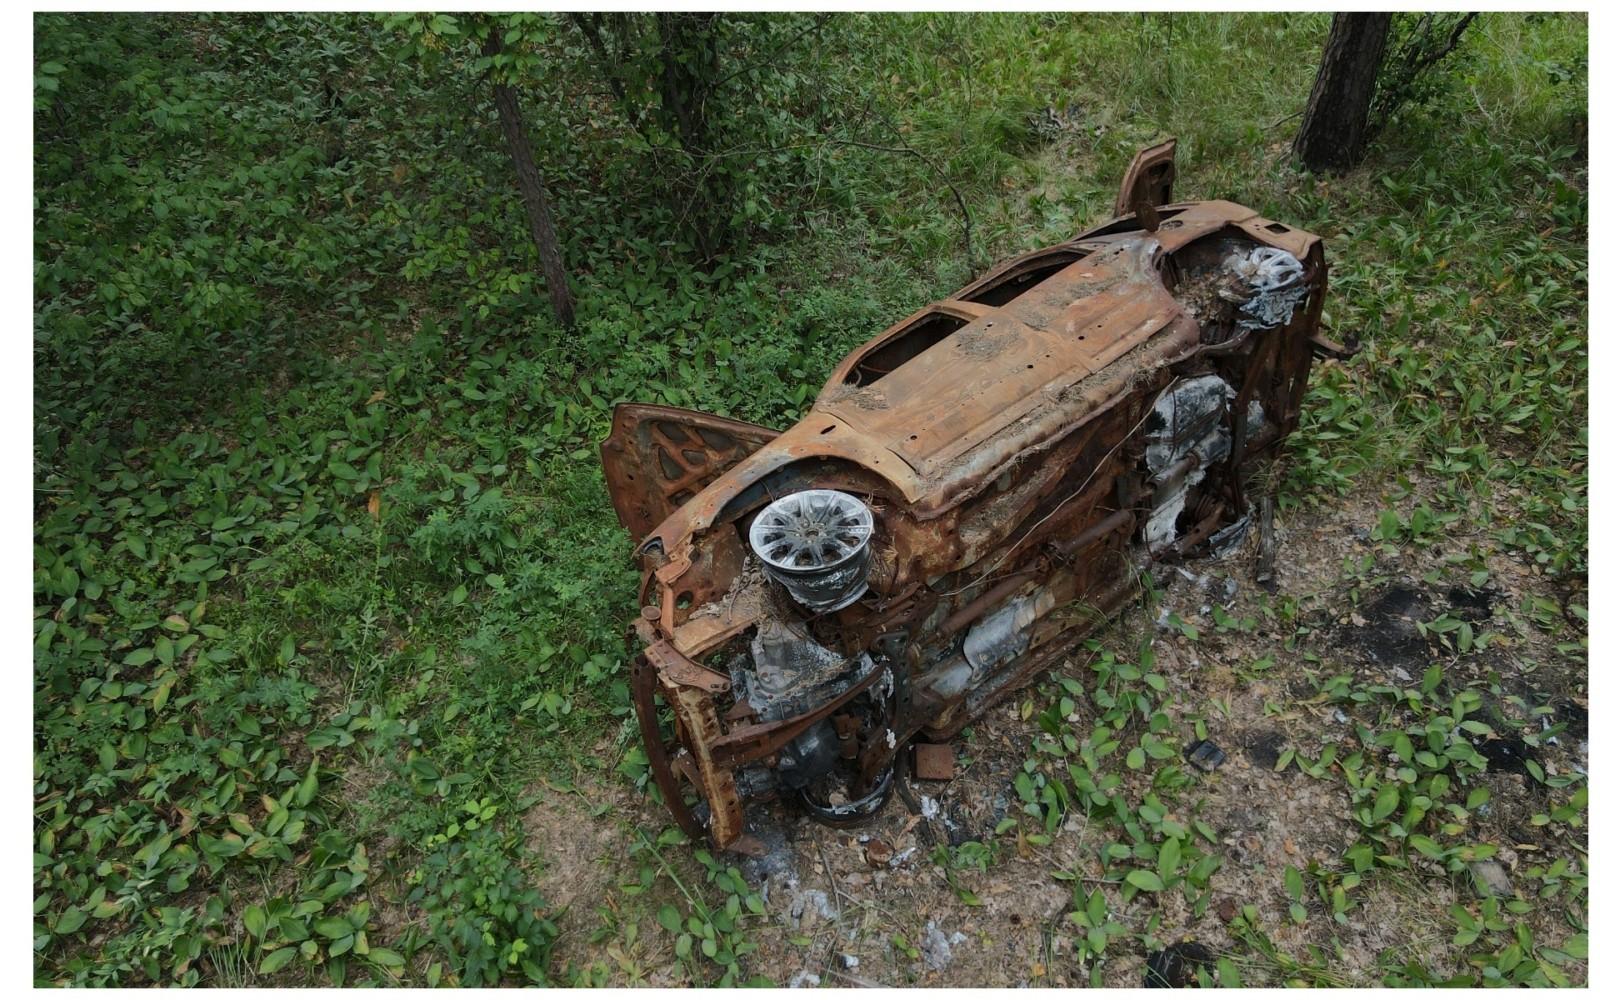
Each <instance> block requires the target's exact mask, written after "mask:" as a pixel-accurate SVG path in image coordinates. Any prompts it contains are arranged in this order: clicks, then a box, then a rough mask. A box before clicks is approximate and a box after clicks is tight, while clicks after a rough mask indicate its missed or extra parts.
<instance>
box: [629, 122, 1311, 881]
mask: <svg viewBox="0 0 1600 1000" xmlns="http://www.w3.org/2000/svg"><path fill="white" fill-rule="evenodd" d="M1174 162H1175V158H1174V147H1173V145H1172V144H1170V143H1168V144H1164V145H1163V146H1160V147H1155V148H1153V149H1151V150H1147V151H1145V152H1144V153H1142V154H1140V156H1139V157H1136V158H1135V161H1134V163H1133V165H1132V166H1131V167H1130V170H1129V174H1128V178H1127V179H1126V180H1125V181H1124V184H1123V188H1122V193H1121V195H1120V197H1119V212H1120V217H1119V218H1117V219H1115V220H1113V221H1112V222H1110V223H1108V224H1106V225H1103V226H1100V227H1099V228H1097V229H1093V230H1090V231H1089V232H1086V233H1083V234H1081V235H1079V236H1077V237H1074V238H1073V239H1071V240H1069V241H1067V242H1066V243H1062V244H1059V245H1057V246H1053V247H1048V248H1046V249H1043V250H1038V251H1035V252H1033V253H1030V254H1027V255H1025V256H1023V257H1019V258H1017V259H1015V260H1013V261H1011V262H1009V263H1007V264H1004V265H1002V266H1000V267H998V268H996V269H995V270H993V271H991V272H990V273H988V274H986V275H984V276H983V277H981V278H979V279H978V280H977V281H974V282H973V283H972V284H970V285H968V286H967V287H966V288H963V289H961V290H960V291H958V292H956V293H955V294H954V295H952V296H951V297H950V298H947V299H943V300H941V301H939V302H936V303H933V304H932V305H930V306H928V307H926V308H925V309H923V310H921V311H920V312H918V313H916V314H914V315H913V316H911V317H910V318H908V319H906V320H905V321H904V322H902V323H899V324H897V325H896V326H894V327H892V328H891V329H889V330H888V331H886V332H884V333H882V334H880V335H879V336H877V337H875V338H873V339H872V340H870V341H868V342H867V343H865V344H863V345H862V346H861V347H859V348H857V349H856V350H855V351H853V352H852V353H851V354H850V355H849V356H848V357H846V358H845V359H844V361H843V362H842V363H841V364H840V365H839V367H838V369H837V370H836V371H835V372H834V374H833V375H832V377H830V378H829V379H828V381H827V382H826V384H824V386H823V387H822V389H821V392H820V393H819V395H818V397H817V401H816V404H815V405H814V406H813V408H812V410H811V412H810V413H808V414H807V415H806V416H805V417H803V418H802V419H801V420H800V421H799V422H798V423H796V424H795V425H794V426H793V427H791V428H789V429H788V430H786V431H783V432H782V433H779V432H778V431H774V430H769V429H767V428H763V427H758V426H755V425H752V424H746V423H741V422H739V421H735V420H729V419H726V418H722V417H714V416H710V415H707V414H701V413H694V412H690V411H686V410H679V409H673V408H669V407H663V406H651V405H640V404H626V405H623V406H619V407H618V408H617V410H616V414H615V417H614V421H613V425H612V433H611V436H610V437H609V438H608V439H607V441H606V442H605V446H604V449H603V452H602V460H603V464H604V467H605V473H606V479H607V483H608V485H609V487H610V491H611V496H612V500H613V503H614V505H615V507H616V510H617V515H618V517H619V518H620V519H621V521H622V523H623V525H624V526H625V527H626V528H627V529H628V530H629V531H630V532H631V533H632V535H633V537H634V540H635V542H636V543H637V545H638V548H637V550H636V558H637V560H638V563H639V566H640V568H641V570H642V572H643V576H642V579H641V581H640V590H639V603H640V614H639V618H638V619H637V621H635V622H634V628H635V630H636V631H637V633H638V635H639V637H640V638H641V640H642V641H643V646H644V651H643V653H641V654H640V656H639V658H638V660H637V662H636V663H635V665H634V669H633V696H634V705H635V708H636V709H637V711H638V715H639V721H640V731H641V733H642V736H643V740H644V745H645V750H646V753H647V755H648V756H649V759H650V764H651V767H652V769H653V771H654V773H655V777H656V780H657V782H658V784H659V785H660V788H661V791H662V794H663V797H664V798H665V800H666V804H667V806H668V808H669V809H670V810H671V811H672V814H673V816H674V817H675V818H676V819H677V821H678V822H679V823H680V824H681V825H682V826H683V827H684V828H685V829H686V830H689V831H691V832H694V833H699V832H704V833H706V834H707V835H708V836H709V838H710V840H711V841H712V842H713V843H714V844H715V845H716V846H718V847H733V848H736V849H740V850H747V851H748V850H760V845H759V843H757V842H755V841H754V839H753V838H746V837H745V836H744V833H743V831H744V828H745V810H746V807H747V806H748V805H749V804H750V803H752V802H755V801H760V800H764V799H771V798H773V797H777V796H787V797H791V798H793V799H795V800H798V801H799V802H801V803H802V804H804V805H805V807H806V808H807V809H809V810H810V811H811V813H812V814H813V815H815V816H817V817H818V818H819V819H822V820H824V821H826V822H832V823H841V824H842V823H850V822H854V821H857V820H859V819H861V818H863V817H866V816H869V815H871V814H872V812H873V811H875V810H876V809H878V808H880V807H881V806H882V804H883V803H884V802H886V801H887V800H888V798H889V793H890V788H891V785H892V784H893V782H892V780H891V779H892V776H893V774H894V772H895V764H896V760H897V758H898V757H899V756H900V755H901V753H902V751H904V750H905V749H906V748H907V747H908V746H910V745H912V744H914V743H915V744H919V745H923V746H927V745H929V744H937V743H940V742H943V741H946V740H948V739H950V738H951V737H953V736H954V735H956V734H957V733H959V732H960V731H961V729H962V727H964V726H966V725H967V724H968V723H969V722H970V721H971V720H973V719H974V718H976V717H978V716H979V715H981V714H983V713H984V712H985V711H986V710H988V709H989V708H990V707H992V706H993V705H994V704H995V703H996V702H998V701H999V700H1001V699H1002V698H1004V697H1005V696H1006V694H1007V693H1008V692H1010V691H1012V690H1014V689H1016V688H1017V687H1019V686H1022V685H1025V684H1027V683H1028V682H1030V681H1031V680H1032V679H1033V677H1034V676H1035V675H1036V674H1037V673H1038V672H1039V671H1040V670H1042V669H1044V668H1045V667H1046V666H1048V665H1051V664H1053V663H1057V662H1059V659H1060V657H1061V656H1062V655H1063V654H1064V653H1065V652H1066V651H1068V650H1069V649H1071V648H1072V647H1073V646H1074V645H1075V644H1077V643H1078V642H1079V641H1080V640H1081V639H1082V638H1083V637H1084V636H1085V635H1087V634H1088V633H1089V632H1090V631H1091V630H1093V629H1094V628H1096V627H1098V626H1099V625H1100V624H1101V623H1103V622H1104V621H1105V620H1106V618H1107V616H1109V615H1111V614H1113V613H1114V612H1115V611H1116V610H1117V609H1118V608H1120V607H1121V606H1122V604H1123V603H1124V602H1126V601H1127V600H1128V599H1129V598H1130V597H1131V596H1132V595H1133V594H1134V593H1135V592H1136V590H1137V587H1138V584H1137V580H1138V574H1137V571H1138V570H1139V569H1140V568H1142V567H1145V566H1148V565H1150V564H1151V563H1152V562H1153V561H1156V560H1181V559H1184V558H1186V557H1189V556H1193V555H1198V554H1211V553H1215V552H1216V551H1217V550H1218V549H1219V548H1226V547H1228V546H1234V545H1238V544H1240V543H1241V542H1242V540H1243V538H1244V537H1245V536H1246V535H1247V534H1248V533H1249V531H1250V528H1251V526H1252V525H1253V523H1254V518H1253V516H1252V512H1253V508H1254V506H1255V498H1254V497H1252V496H1251V494H1250V489H1249V488H1248V487H1247V484H1253V483H1256V482H1257V481H1258V480H1259V479H1260V478H1261V477H1259V476H1256V475H1254V474H1255V473H1256V472H1258V471H1259V470H1262V469H1264V468H1266V467H1267V466H1268V465H1269V464H1270V463H1271V462H1272V461H1273V460H1274V459H1275V458H1276V457H1277V455H1278V453H1279V451H1280V449H1281V447H1282V444H1283V441H1284V439H1285V437H1286V436H1287V435H1288V434H1289V433H1290V432H1291V431H1292V430H1293V429H1294V427H1295V424H1296V421H1297V419H1298V417H1299V411H1300V402H1301V398H1302V396H1303V394H1304V392H1305V386H1306V376H1307V373H1308V371H1309V369H1310V366H1311V362H1312V356H1313V352H1314V351H1315V352H1316V353H1319V354H1328V353H1337V352H1340V351H1342V350H1343V349H1342V348H1339V347H1338V346H1337V345H1330V344H1327V343H1326V342H1325V341H1322V340H1320V339H1319V338H1318V337H1317V326H1318V319H1319V316H1320V314H1321V308H1322V299H1323V295H1324V292H1325V290H1326V288H1327V272H1326V269H1325V266H1324V263H1323V256H1322V244H1321V241H1320V240H1319V239H1318V238H1317V237H1316V236H1315V235H1313V234H1311V233H1307V232H1302V231H1301V230H1298V229H1294V228H1292V227H1290V226H1288V225H1285V224H1283V223H1279V222H1276V221H1273V220H1271V219H1265V218H1262V217H1261V216H1260V215H1258V214H1257V213H1256V212H1254V211H1252V210H1250V209H1248V208H1244V207H1242V206H1239V205H1235V204H1232V203H1230V202H1225V201H1206V202H1176V203H1174V202H1172V201H1171V191H1172V181H1173V177H1174ZM658 696H659V697H661V698H663V699H664V701H665V703H666V706H667V707H668V708H670V710H671V722H670V724H668V725H667V726H663V722H662V716H661V713H660V710H659V709H658V707H657V704H656V699H657V697H658ZM929 752H932V751H929ZM920 770H921V765H920V764H919V776H920Z"/></svg>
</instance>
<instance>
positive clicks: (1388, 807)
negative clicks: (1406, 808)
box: [1372, 785, 1400, 823]
mask: <svg viewBox="0 0 1600 1000" xmlns="http://www.w3.org/2000/svg"><path fill="white" fill-rule="evenodd" d="M1399 807H1400V789H1399V788H1398V787H1397V786H1395V785H1384V786H1383V787H1382V788H1380V789H1378V797H1377V798H1376V799H1374V800H1373V802H1372V821H1373V822H1374V823H1376V822H1377V821H1378V820H1381V819H1383V818H1384V817H1386V816H1388V815H1389V814H1391V813H1393V812H1394V811H1395V810H1396V809H1398V808H1399Z"/></svg>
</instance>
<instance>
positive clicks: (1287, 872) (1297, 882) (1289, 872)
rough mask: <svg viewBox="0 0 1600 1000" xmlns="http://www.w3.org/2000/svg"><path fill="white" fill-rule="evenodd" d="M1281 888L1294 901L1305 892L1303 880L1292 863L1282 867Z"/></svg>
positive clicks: (1297, 900)
mask: <svg viewBox="0 0 1600 1000" xmlns="http://www.w3.org/2000/svg"><path fill="white" fill-rule="evenodd" d="M1283 890H1284V891H1285V892H1287V893H1288V894H1289V898H1290V899H1292V900H1295V901H1296V902H1299V900H1300V897H1301V896H1302V895H1303V894H1304V893H1305V890H1306V887H1305V882H1304V881H1303V880H1302V879H1301V877H1300V869H1298V868H1296V867H1295V866H1294V865H1288V866H1286V867H1285V868H1284V869H1283Z"/></svg>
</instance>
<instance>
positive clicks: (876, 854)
mask: <svg viewBox="0 0 1600 1000" xmlns="http://www.w3.org/2000/svg"><path fill="white" fill-rule="evenodd" d="M866 855H867V864H869V865H871V866H872V867H874V868H887V867H889V862H890V860H891V859H893V858H894V848H892V847H890V846H889V845H888V844H886V843H884V842H883V841H881V840H879V839H878V838H877V837H872V838H871V839H869V840H868V841H867V844H866Z"/></svg>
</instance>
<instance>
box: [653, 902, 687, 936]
mask: <svg viewBox="0 0 1600 1000" xmlns="http://www.w3.org/2000/svg"><path fill="white" fill-rule="evenodd" d="M656 920H657V921H659V922H660V924H661V926H662V927H665V928H666V929H667V930H668V931H670V932H671V933H673V934H677V933H679V932H680V931H682V930H683V915H682V914H680V913H679V912H678V908H677V907H676V906H673V905H671V904H668V905H666V906H663V907H662V908H661V909H660V910H659V911H658V912H657V913H656Z"/></svg>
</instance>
